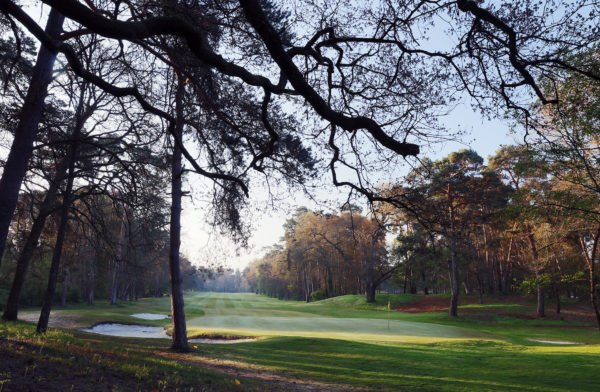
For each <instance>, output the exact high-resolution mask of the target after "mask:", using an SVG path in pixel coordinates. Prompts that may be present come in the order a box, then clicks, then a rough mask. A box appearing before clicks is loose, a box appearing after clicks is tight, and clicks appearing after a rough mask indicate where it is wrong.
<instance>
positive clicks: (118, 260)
mask: <svg viewBox="0 0 600 392" xmlns="http://www.w3.org/2000/svg"><path fill="white" fill-rule="evenodd" d="M125 219H126V215H125V211H123V215H122V216H121V229H120V230H119V238H118V240H117V241H118V243H117V254H116V255H115V260H114V267H113V273H112V284H111V292H110V304H111V305H116V304H117V298H118V296H117V295H118V293H119V275H120V273H121V264H122V259H123V243H124V242H125Z"/></svg>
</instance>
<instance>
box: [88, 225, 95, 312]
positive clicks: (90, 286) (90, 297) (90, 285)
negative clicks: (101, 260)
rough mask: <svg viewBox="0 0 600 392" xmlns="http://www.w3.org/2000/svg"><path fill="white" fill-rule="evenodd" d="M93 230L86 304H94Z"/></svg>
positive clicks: (91, 231) (92, 233) (92, 232)
mask: <svg viewBox="0 0 600 392" xmlns="http://www.w3.org/2000/svg"><path fill="white" fill-rule="evenodd" d="M93 244H94V231H93V230H90V254H89V267H88V284H87V286H88V292H87V303H88V305H93V304H94V284H95V279H94V278H95V276H94V273H95V271H94V269H95V265H96V262H95V260H96V250H95V249H94V245H93Z"/></svg>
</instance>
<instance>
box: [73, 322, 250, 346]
mask: <svg viewBox="0 0 600 392" xmlns="http://www.w3.org/2000/svg"><path fill="white" fill-rule="evenodd" d="M81 330H82V331H83V332H91V333H97V334H99V335H109V336H119V337H123V338H151V339H170V338H171V337H170V336H169V335H167V332H166V331H165V329H164V328H163V327H151V326H149V325H130V324H118V323H102V324H96V325H94V326H93V327H92V328H83V329H81ZM254 340H256V339H255V338H243V339H205V338H198V339H190V340H189V342H190V343H205V344H233V343H244V342H251V341H254Z"/></svg>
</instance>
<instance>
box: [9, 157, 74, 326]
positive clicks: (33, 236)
mask: <svg viewBox="0 0 600 392" xmlns="http://www.w3.org/2000/svg"><path fill="white" fill-rule="evenodd" d="M68 167H69V162H68V161H67V160H66V159H65V160H64V161H62V162H61V163H60V164H59V165H58V168H57V172H56V174H55V176H54V179H53V180H52V181H50V184H49V186H48V192H46V196H44V200H43V201H42V204H41V206H40V209H39V212H38V215H37V216H36V217H35V220H34V221H33V225H32V226H31V231H30V232H29V235H28V236H27V240H26V241H25V244H24V245H23V249H22V250H21V253H20V254H19V258H18V259H17V268H16V270H15V276H14V277H13V281H12V285H11V287H10V292H9V294H8V299H7V301H6V309H5V310H4V314H3V315H2V318H3V319H4V320H9V321H15V320H16V319H17V314H18V312H19V298H20V296H21V291H22V290H23V285H24V284H25V278H26V276H27V270H28V269H29V265H30V264H31V260H32V259H33V254H34V252H35V250H36V249H37V247H38V241H39V239H40V235H41V234H42V231H43V230H44V226H45V224H46V218H47V217H48V215H50V213H51V212H52V209H53V208H54V206H55V203H56V199H57V197H58V188H59V185H60V183H61V182H62V180H63V177H64V176H65V174H66V172H67V169H68Z"/></svg>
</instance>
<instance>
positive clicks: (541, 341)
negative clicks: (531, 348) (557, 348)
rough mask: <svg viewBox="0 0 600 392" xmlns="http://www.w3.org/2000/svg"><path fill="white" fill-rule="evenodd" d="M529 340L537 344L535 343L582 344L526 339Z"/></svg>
mask: <svg viewBox="0 0 600 392" xmlns="http://www.w3.org/2000/svg"><path fill="white" fill-rule="evenodd" d="M527 340H530V341H532V342H537V343H548V344H582V343H577V342H567V341H565V340H542V339H527Z"/></svg>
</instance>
